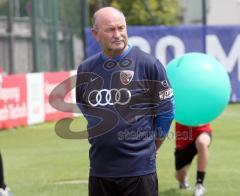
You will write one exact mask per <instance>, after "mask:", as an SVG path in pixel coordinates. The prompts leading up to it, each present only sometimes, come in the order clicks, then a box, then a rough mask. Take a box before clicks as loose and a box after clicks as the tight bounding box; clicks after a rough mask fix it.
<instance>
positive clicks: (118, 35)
mask: <svg viewBox="0 0 240 196" xmlns="http://www.w3.org/2000/svg"><path fill="white" fill-rule="evenodd" d="M92 33H93V36H94V37H95V39H96V40H97V41H98V42H99V43H100V45H101V47H102V50H103V52H104V54H105V55H107V56H110V57H115V56H117V55H120V54H121V53H122V52H123V51H124V50H126V49H127V47H128V46H127V44H128V36H127V26H126V20H125V17H124V15H123V13H122V12H121V11H119V10H117V9H115V8H113V7H104V8H101V9H99V10H98V11H97V12H95V14H94V16H93V28H92Z"/></svg>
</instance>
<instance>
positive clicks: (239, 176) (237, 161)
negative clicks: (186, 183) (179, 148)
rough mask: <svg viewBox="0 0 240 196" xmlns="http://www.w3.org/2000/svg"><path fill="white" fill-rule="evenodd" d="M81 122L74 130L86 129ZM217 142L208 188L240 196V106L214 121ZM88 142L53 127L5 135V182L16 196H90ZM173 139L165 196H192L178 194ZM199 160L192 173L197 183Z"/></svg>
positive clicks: (164, 164) (162, 158) (166, 149)
mask: <svg viewBox="0 0 240 196" xmlns="http://www.w3.org/2000/svg"><path fill="white" fill-rule="evenodd" d="M85 125H86V122H85V121H84V120H83V119H82V118H80V119H77V120H76V121H75V123H74V126H73V127H81V130H83V129H84V127H85ZM212 125H213V129H214V134H213V142H212V144H211V147H210V162H209V166H208V171H207V176H206V180H205V185H206V187H207V190H208V192H207V195H209V196H221V195H222V196H226V195H227V196H237V195H240V193H239V192H240V104H234V105H230V106H228V107H227V109H226V110H225V112H224V113H223V114H222V115H221V116H220V117H219V118H218V119H217V120H215V121H214V123H213V124H212ZM88 148H89V145H88V142H87V140H66V139H62V138H60V137H58V136H57V135H56V134H55V132H54V123H47V124H42V125H36V126H31V127H22V128H17V129H16V130H8V131H1V132H0V149H1V152H2V155H3V159H4V166H5V178H6V182H7V184H8V185H9V186H10V188H11V189H12V192H13V194H14V196H47V195H49V196H74V195H76V196H87V179H88V170H89V161H88ZM173 152H174V139H173V138H171V137H170V138H168V139H167V140H166V141H165V143H164V145H163V146H162V148H161V150H160V152H159V154H158V160H157V170H158V178H159V191H160V195H163V196H164V195H165V196H171V195H181V196H184V195H186V196H187V195H191V192H186V191H180V190H178V185H177V183H176V181H175V179H174V161H173ZM195 165H196V164H195V161H194V162H193V165H192V167H191V170H190V182H191V185H193V184H194V181H195V168H196V166H195Z"/></svg>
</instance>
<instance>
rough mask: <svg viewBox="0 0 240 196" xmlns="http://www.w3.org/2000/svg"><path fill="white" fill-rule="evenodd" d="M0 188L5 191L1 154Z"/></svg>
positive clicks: (0, 157)
mask: <svg viewBox="0 0 240 196" xmlns="http://www.w3.org/2000/svg"><path fill="white" fill-rule="evenodd" d="M0 188H2V189H5V188H6V185H5V183H4V171H3V161H2V154H1V152H0Z"/></svg>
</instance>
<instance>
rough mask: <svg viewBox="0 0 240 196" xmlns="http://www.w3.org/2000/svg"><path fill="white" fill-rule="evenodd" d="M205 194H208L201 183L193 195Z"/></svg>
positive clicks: (200, 195)
mask: <svg viewBox="0 0 240 196" xmlns="http://www.w3.org/2000/svg"><path fill="white" fill-rule="evenodd" d="M205 192H206V189H205V188H204V187H203V185H202V184H200V183H197V184H196V186H195V188H194V191H193V195H194V196H204V193H205Z"/></svg>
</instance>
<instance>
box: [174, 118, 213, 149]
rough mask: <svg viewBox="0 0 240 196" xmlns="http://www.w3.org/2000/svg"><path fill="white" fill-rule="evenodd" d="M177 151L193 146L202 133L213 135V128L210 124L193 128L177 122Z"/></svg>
mask: <svg viewBox="0 0 240 196" xmlns="http://www.w3.org/2000/svg"><path fill="white" fill-rule="evenodd" d="M175 133H176V149H177V150H179V149H183V148H185V147H186V146H188V145H189V144H191V143H192V142H193V141H194V140H195V139H196V138H197V137H198V136H199V135H200V134H201V133H209V134H210V135H211V133H212V128H211V126H210V124H204V125H201V126H196V127H191V126H185V125H182V124H180V123H177V122H176V127H175Z"/></svg>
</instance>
